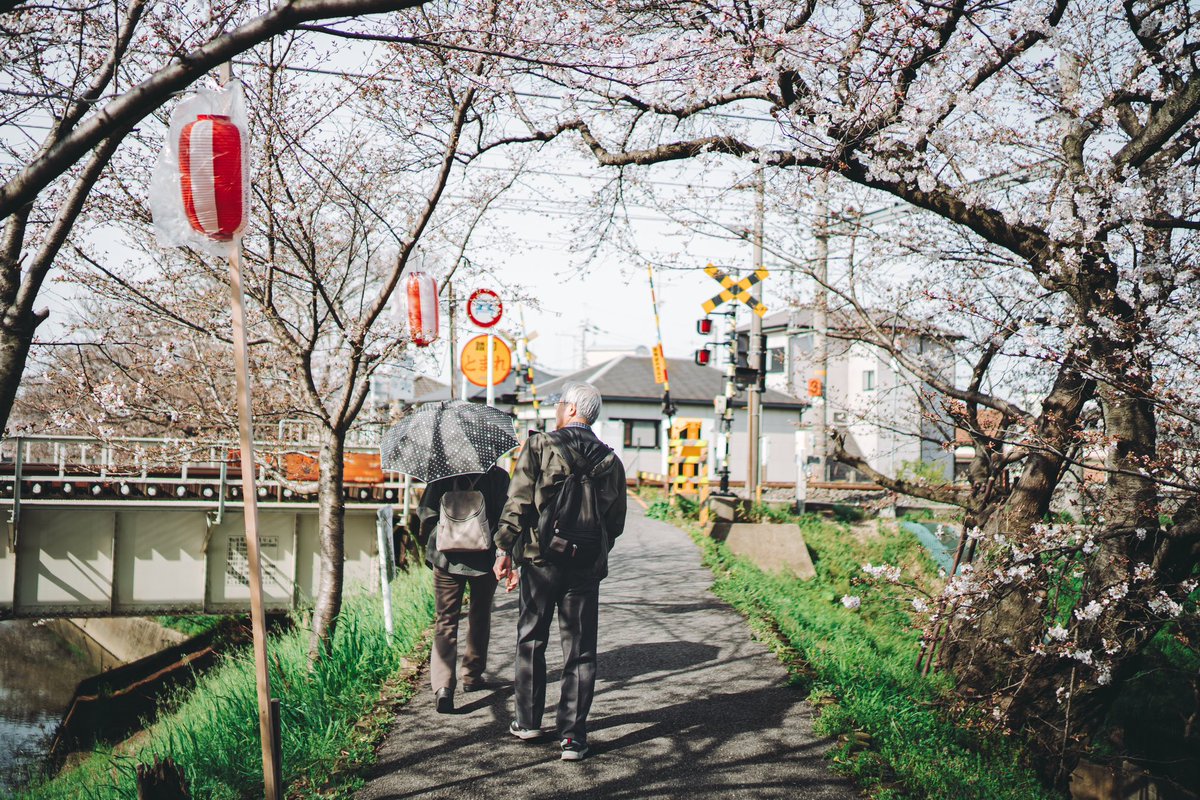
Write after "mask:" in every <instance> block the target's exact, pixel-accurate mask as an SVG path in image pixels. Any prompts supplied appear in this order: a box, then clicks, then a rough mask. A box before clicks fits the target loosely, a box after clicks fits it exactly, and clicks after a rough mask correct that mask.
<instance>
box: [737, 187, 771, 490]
mask: <svg viewBox="0 0 1200 800" xmlns="http://www.w3.org/2000/svg"><path fill="white" fill-rule="evenodd" d="M764 180H765V179H764V175H763V168H762V166H761V165H760V166H759V168H758V187H757V188H758V196H757V198H756V200H755V204H754V211H755V214H754V268H755V269H759V268H761V267H762V265H763V216H764V214H765V208H764V206H765V195H766V185H765V182H764ZM761 286H762V284H761V283H760V284H757V285H756V287H752V288H751V289H750V291H751V293H752V296H753V297H754V298H756V299H761V298H762V288H761ZM735 338H736V337H735ZM763 355H764V354H763V351H762V317H760V316H759V315H758V314H751V315H750V357H749V359H748V364H747V366H749V367H750V368H751V369H755V370H758V371H759V376H760V378H759V380H755V381H754V382H753V383H752V384H750V386H748V387H746V405H747V409H746V411H747V414H746V416H747V424H746V429H747V430H746V433H747V435H748V438H749V447H747V450H749V451H750V460H749V461H750V463H749V464H748V465H747V469H746V500H748V501H750V502H753V501H754V500H755V499H757V497H758V470H759V463H758V462H759V437H760V436H761V431H760V428H761V419H762V394H761V387H762V383H761V376H762V374H763V369H764V366H765V365H764V364H763Z"/></svg>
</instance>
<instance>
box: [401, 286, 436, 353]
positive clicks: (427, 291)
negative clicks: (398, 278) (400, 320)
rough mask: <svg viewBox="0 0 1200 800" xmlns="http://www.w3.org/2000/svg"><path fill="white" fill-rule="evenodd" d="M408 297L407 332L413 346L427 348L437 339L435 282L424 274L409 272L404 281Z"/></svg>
mask: <svg viewBox="0 0 1200 800" xmlns="http://www.w3.org/2000/svg"><path fill="white" fill-rule="evenodd" d="M405 292H406V294H407V295H408V332H409V336H410V337H411V338H412V341H413V344H415V345H417V346H418V347H428V346H429V345H431V344H433V343H434V342H435V341H437V338H438V294H437V281H435V280H434V279H433V276H431V275H427V274H425V273H424V272H410V273H409V274H408V278H407V280H406V281H405Z"/></svg>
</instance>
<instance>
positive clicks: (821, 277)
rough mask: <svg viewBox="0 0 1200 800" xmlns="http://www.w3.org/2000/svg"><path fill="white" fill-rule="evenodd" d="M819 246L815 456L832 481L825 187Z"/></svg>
mask: <svg viewBox="0 0 1200 800" xmlns="http://www.w3.org/2000/svg"><path fill="white" fill-rule="evenodd" d="M813 238H815V239H816V242H817V253H816V256H817V257H816V264H815V266H814V269H815V270H816V284H817V285H816V291H815V299H816V303H815V308H814V310H813V350H812V356H813V365H814V366H815V368H816V369H815V372H816V377H817V380H819V381H820V382H821V415H820V417H819V418H818V427H817V435H816V436H815V437H814V438H815V439H816V441H815V442H814V445H815V447H814V448H813V449H814V450H815V451H816V453H815V455H816V456H817V458H818V459H819V461H818V462H817V463H818V467H817V477H818V479H819V480H822V481H827V480H829V381H828V377H829V290H828V289H827V288H825V287H826V286H827V285H828V283H829V202H828V198H827V197H826V195H825V187H824V185H822V187H821V189H820V194H819V195H818V197H817V225H816V229H815V230H814V232H813Z"/></svg>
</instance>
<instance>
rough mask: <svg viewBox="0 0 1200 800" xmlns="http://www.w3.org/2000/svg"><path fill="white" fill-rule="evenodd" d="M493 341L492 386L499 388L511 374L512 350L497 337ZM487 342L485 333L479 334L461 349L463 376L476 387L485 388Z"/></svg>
mask: <svg viewBox="0 0 1200 800" xmlns="http://www.w3.org/2000/svg"><path fill="white" fill-rule="evenodd" d="M492 338H493V339H495V342H496V344H495V349H494V350H493V351H492V364H493V367H492V385H493V386H499V385H500V384H502V383H504V379H505V378H507V377H508V374H509V373H510V372H512V350H511V349H510V348H509V346H508V342H506V341H504V340H503V339H501V338H500V337H499V336H493V337H492ZM487 340H488V335H487V334H486V333H484V334H480V335H479V336H476V337H475V338H473V339H471V340H470V341H469V342H467V343H466V345H465V346H464V347H463V351H462V360H461V361H460V362H459V363H461V364H462V371H463V375H465V376H467V380H468V381H470V382H471V383H473V384H475V385H476V386H483V387H485V388H486V387H487Z"/></svg>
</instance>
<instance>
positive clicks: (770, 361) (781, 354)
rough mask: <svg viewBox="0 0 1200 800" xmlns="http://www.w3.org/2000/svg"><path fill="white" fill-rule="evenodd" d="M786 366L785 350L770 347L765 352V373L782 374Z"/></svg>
mask: <svg viewBox="0 0 1200 800" xmlns="http://www.w3.org/2000/svg"><path fill="white" fill-rule="evenodd" d="M786 366H787V350H786V348H783V347H772V348H770V349H768V350H767V372H783V371H784V368H785V367H786Z"/></svg>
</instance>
